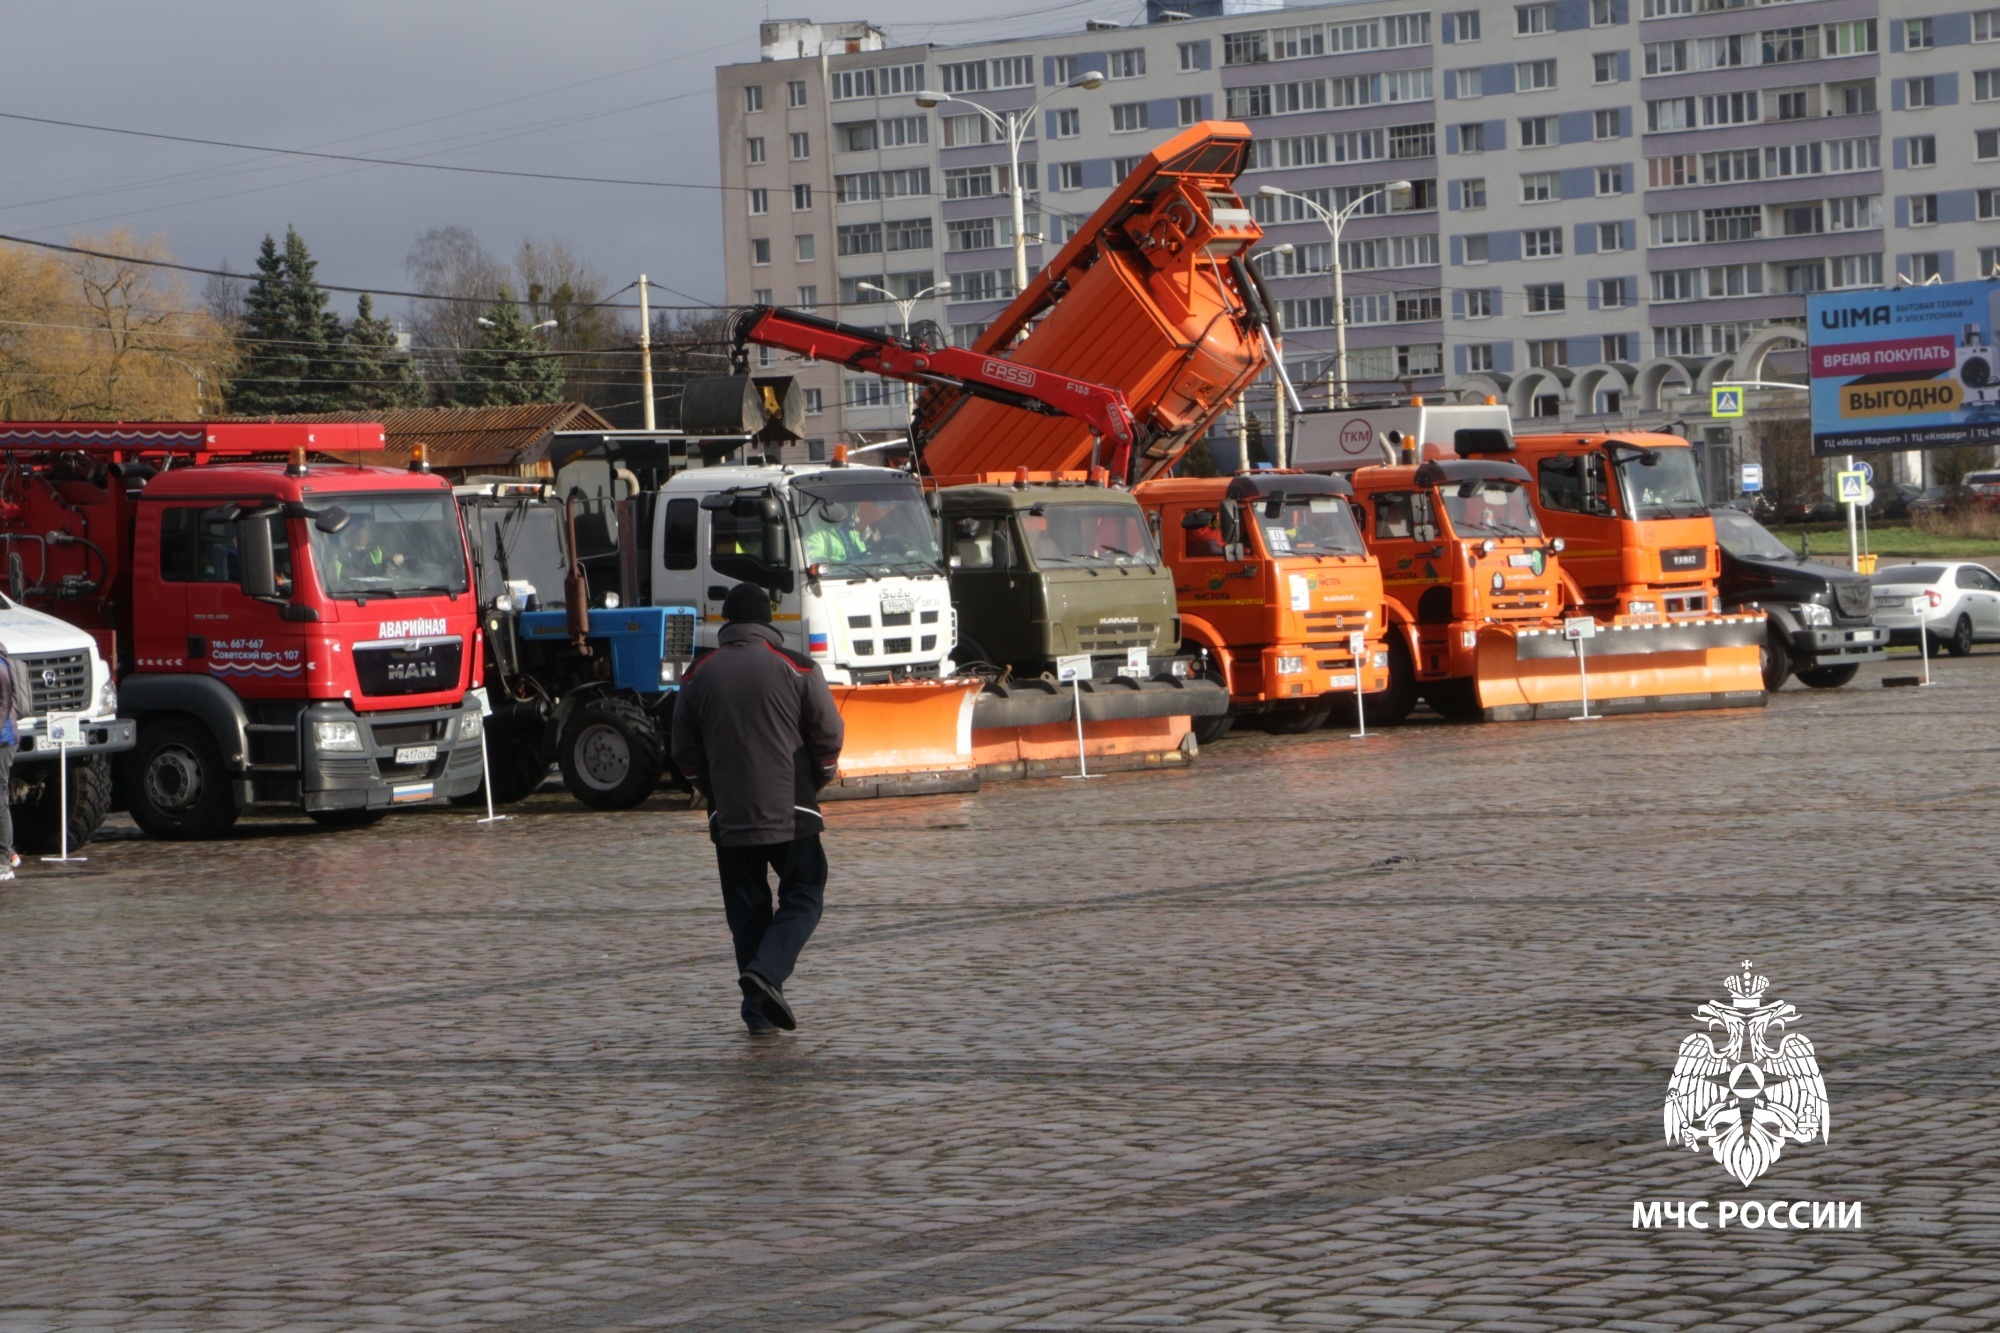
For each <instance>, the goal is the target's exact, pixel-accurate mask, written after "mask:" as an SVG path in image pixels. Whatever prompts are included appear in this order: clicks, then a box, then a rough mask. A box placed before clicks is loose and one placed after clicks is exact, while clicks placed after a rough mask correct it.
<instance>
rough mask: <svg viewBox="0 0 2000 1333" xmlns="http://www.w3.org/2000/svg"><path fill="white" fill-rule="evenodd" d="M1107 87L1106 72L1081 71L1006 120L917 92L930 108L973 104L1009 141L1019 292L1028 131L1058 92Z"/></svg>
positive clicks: (1023, 273)
mask: <svg viewBox="0 0 2000 1333" xmlns="http://www.w3.org/2000/svg"><path fill="white" fill-rule="evenodd" d="M1103 86H1104V75H1103V73H1102V72H1100V71H1098V70H1094V69H1093V70H1091V71H1089V72H1088V73H1085V74H1079V75H1078V76H1077V77H1075V78H1074V79H1071V80H1070V81H1069V82H1068V83H1066V84H1064V85H1063V86H1062V87H1061V88H1058V89H1056V91H1055V92H1052V93H1050V94H1048V96H1047V97H1044V98H1042V99H1041V101H1038V102H1036V103H1035V104H1034V105H1033V106H1031V107H1029V108H1028V109H1027V110H1026V111H1009V112H1007V118H1006V119H1005V120H1002V119H1001V118H1000V113H999V112H997V111H994V110H993V109H992V108H991V107H984V106H981V105H980V104H979V103H977V102H968V101H966V100H965V99H964V98H962V97H954V96H952V95H951V94H950V93H938V92H932V91H930V90H929V89H928V88H927V89H925V90H923V91H922V92H919V93H918V94H917V105H918V106H920V107H924V108H926V109H928V108H930V107H934V106H936V105H937V104H938V103H940V102H956V103H958V104H959V105H960V106H969V107H971V108H972V109H973V110H974V111H977V112H978V113H979V114H980V115H982V116H984V117H986V123H987V124H988V125H991V126H992V127H993V132H994V133H995V134H998V135H999V136H1000V137H1001V138H1003V139H1005V140H1006V141H1007V162H1008V170H1009V171H1010V172H1011V173H1012V181H1011V183H1012V185H1013V190H1012V194H1013V196H1014V291H1015V293H1016V294H1019V293H1020V292H1021V291H1022V290H1023V289H1024V288H1026V287H1027V285H1028V233H1027V230H1026V228H1027V219H1028V214H1027V202H1026V195H1025V194H1024V193H1023V191H1022V189H1021V143H1022V141H1023V140H1024V139H1026V138H1027V135H1028V131H1029V130H1030V129H1032V128H1034V124H1035V113H1036V112H1037V111H1040V110H1041V109H1042V103H1043V102H1046V101H1048V100H1049V98H1050V97H1054V96H1055V95H1056V93H1063V92H1069V91H1070V90H1072V89H1077V88H1083V89H1097V88H1102V87H1103Z"/></svg>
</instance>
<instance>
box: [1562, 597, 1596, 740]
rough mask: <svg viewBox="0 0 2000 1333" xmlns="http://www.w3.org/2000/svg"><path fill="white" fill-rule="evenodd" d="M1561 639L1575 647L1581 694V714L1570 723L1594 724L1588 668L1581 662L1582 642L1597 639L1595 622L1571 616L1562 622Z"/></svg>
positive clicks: (1586, 618)
mask: <svg viewBox="0 0 2000 1333" xmlns="http://www.w3.org/2000/svg"><path fill="white" fill-rule="evenodd" d="M1563 637H1564V638H1565V639H1568V640H1569V641H1570V642H1571V643H1573V644H1575V645H1576V680H1577V687H1578V688H1579V689H1580V690H1581V691H1582V692H1583V712H1582V713H1580V714H1578V715H1577V716H1576V717H1573V718H1571V719H1570V721H1572V722H1595V721H1597V718H1596V717H1594V716H1592V714H1591V711H1590V668H1589V667H1587V666H1585V665H1584V662H1583V641H1584V640H1585V639H1594V638H1596V637H1597V622H1596V621H1595V620H1593V619H1591V618H1590V617H1589V616H1571V617H1570V618H1569V619H1567V620H1565V621H1563Z"/></svg>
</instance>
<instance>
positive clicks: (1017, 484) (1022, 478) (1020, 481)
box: [1014, 467, 1028, 491]
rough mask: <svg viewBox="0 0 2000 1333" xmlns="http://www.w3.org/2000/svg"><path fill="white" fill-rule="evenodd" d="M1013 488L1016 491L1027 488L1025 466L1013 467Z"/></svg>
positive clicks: (1026, 470)
mask: <svg viewBox="0 0 2000 1333" xmlns="http://www.w3.org/2000/svg"><path fill="white" fill-rule="evenodd" d="M1014 489H1015V490H1017V491H1025V490H1027V489H1028V469H1027V468H1025V467H1017V468H1015V469H1014Z"/></svg>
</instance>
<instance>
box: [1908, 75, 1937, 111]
mask: <svg viewBox="0 0 2000 1333" xmlns="http://www.w3.org/2000/svg"><path fill="white" fill-rule="evenodd" d="M1903 105H1905V106H1907V107H1909V109H1910V110H1912V111H1922V110H1923V109H1924V108H1926V107H1933V106H1936V105H1937V80H1936V79H1933V78H1931V77H1930V76H1929V75H1928V74H1926V75H1925V76H1924V77H1922V78H1920V79H1911V80H1909V81H1908V82H1906V83H1905V84H1904V85H1903Z"/></svg>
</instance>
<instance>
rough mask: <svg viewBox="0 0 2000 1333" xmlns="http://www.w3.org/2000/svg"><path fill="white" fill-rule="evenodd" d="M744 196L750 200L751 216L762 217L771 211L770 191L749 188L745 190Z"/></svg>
mask: <svg viewBox="0 0 2000 1333" xmlns="http://www.w3.org/2000/svg"><path fill="white" fill-rule="evenodd" d="M746 197H747V198H748V199H749V201H750V216H751V217H753V218H754V217H762V216H763V215H764V214H766V213H768V212H770V211H771V192H770V191H769V190H750V191H747V192H746Z"/></svg>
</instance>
